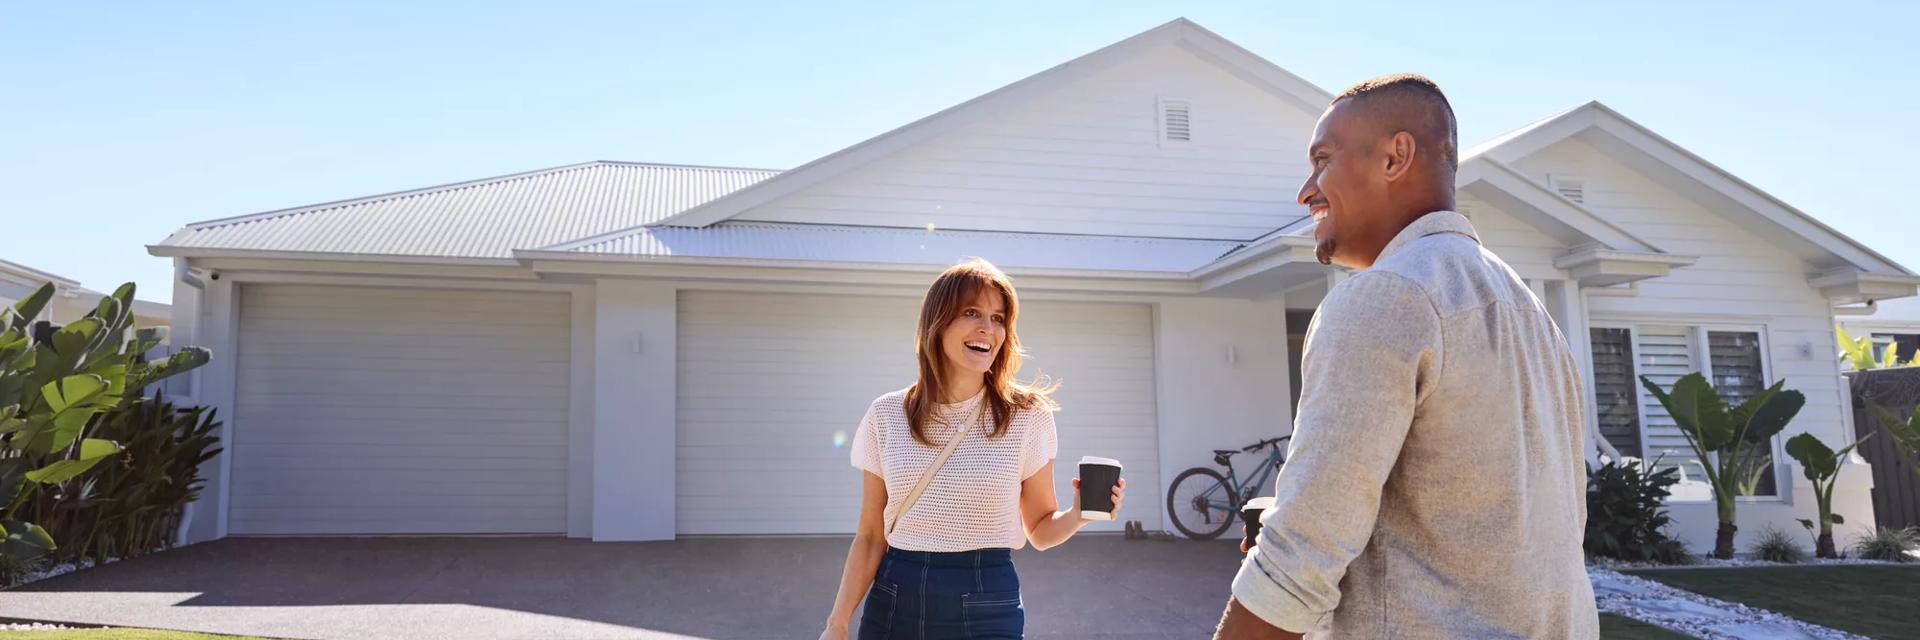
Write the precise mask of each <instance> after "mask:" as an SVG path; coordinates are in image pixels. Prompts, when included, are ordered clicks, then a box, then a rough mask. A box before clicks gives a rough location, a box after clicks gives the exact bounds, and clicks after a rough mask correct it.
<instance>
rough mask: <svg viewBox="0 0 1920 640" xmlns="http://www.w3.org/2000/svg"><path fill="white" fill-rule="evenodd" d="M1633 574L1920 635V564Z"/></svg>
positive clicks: (1860, 627) (1835, 623) (1812, 617)
mask: <svg viewBox="0 0 1920 640" xmlns="http://www.w3.org/2000/svg"><path fill="white" fill-rule="evenodd" d="M1626 573H1630V574H1632V575H1634V576H1638V577H1641V578H1646V579H1648V580H1656V581H1659V582H1661V583H1664V584H1667V585H1669V586H1673V587H1678V588H1681V589H1686V590H1688V591H1692V592H1694V593H1698V594H1702V595H1706V596H1712V597H1715V598H1719V599H1721V600H1727V601H1730V602H1738V603H1741V604H1745V605H1748V606H1753V607H1759V608H1762V609H1766V610H1769V611H1773V612H1776V613H1780V614H1782V615H1786V616H1791V617H1794V618H1798V619H1800V620H1805V621H1807V622H1811V623H1814V624H1817V625H1821V626H1826V627H1832V628H1835V629H1840V630H1842V631H1850V632H1853V633H1857V634H1860V635H1863V636H1867V637H1870V638H1914V637H1920V609H1916V605H1915V603H1920V566H1890V565H1840V566H1822V567H1769V568H1749V569H1665V570H1661V569H1651V570H1638V571H1628V572H1626Z"/></svg>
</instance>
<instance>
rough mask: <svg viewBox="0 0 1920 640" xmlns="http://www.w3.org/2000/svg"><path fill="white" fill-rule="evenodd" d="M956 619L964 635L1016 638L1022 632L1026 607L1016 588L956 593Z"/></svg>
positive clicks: (1002, 639) (1006, 639)
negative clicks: (957, 611)
mask: <svg viewBox="0 0 1920 640" xmlns="http://www.w3.org/2000/svg"><path fill="white" fill-rule="evenodd" d="M960 619H961V622H962V623H964V624H965V628H966V632H967V637H968V638H974V639H981V638H992V639H994V640H1008V639H1011V640H1018V639H1019V638H1021V637H1023V636H1024V635H1025V629H1026V626H1027V625H1026V623H1027V610H1026V607H1024V606H1021V604H1020V592H1018V591H986V592H981V593H969V594H966V595H963V596H960Z"/></svg>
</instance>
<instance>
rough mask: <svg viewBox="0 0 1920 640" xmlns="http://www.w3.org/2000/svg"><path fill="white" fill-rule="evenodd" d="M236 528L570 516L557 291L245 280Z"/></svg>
mask: <svg viewBox="0 0 1920 640" xmlns="http://www.w3.org/2000/svg"><path fill="white" fill-rule="evenodd" d="M240 309H241V311H240V313H241V327H243V330H242V331H241V332H240V336H239V337H240V344H239V349H238V362H239V368H240V373H239V376H238V382H237V384H236V389H235V395H236V404H237V407H236V409H237V410H236V411H235V412H234V415H235V421H234V424H233V435H232V444H231V446H230V448H229V455H232V456H233V470H234V475H233V484H232V503H231V506H230V507H229V509H230V510H229V514H228V517H229V525H230V527H231V528H232V530H233V532H234V533H236V534H243V535H244V534H263V535H264V534H391V533H560V532H563V531H564V530H565V529H566V503H567V500H566V487H567V472H566V468H567V461H568V456H567V451H568V449H567V445H568V419H567V410H568V408H569V405H570V400H569V396H570V386H569V382H568V377H569V375H570V371H569V368H568V364H567V362H568V356H569V350H570V348H571V340H570V338H569V332H570V330H571V313H572V312H571V304H570V303H569V301H568V299H567V297H566V296H565V295H563V294H551V293H535V292H493V291H451V290H448V291H441V290H424V289H420V290H416V289H378V288H364V287H326V286H296V285H245V286H243V287H242V288H241V291H240Z"/></svg>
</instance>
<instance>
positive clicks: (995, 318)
mask: <svg viewBox="0 0 1920 640" xmlns="http://www.w3.org/2000/svg"><path fill="white" fill-rule="evenodd" d="M1006 342H1007V302H1006V300H1005V299H1004V298H1003V297H1002V296H1001V295H1000V291H999V290H998V289H995V288H993V287H982V288H981V289H980V291H979V293H976V294H974V296H973V299H972V300H968V301H966V302H964V303H962V304H961V306H960V311H959V312H958V313H956V314H955V315H954V317H953V321H952V322H950V323H948V324H947V328H946V329H945V330H944V331H941V332H940V352H941V355H944V356H946V360H947V373H948V375H950V376H956V377H957V376H962V375H973V376H979V375H984V374H986V373H987V371H988V370H990V369H992V368H993V362H994V359H996V358H998V357H999V356H1000V347H1001V345H1004V344H1006Z"/></svg>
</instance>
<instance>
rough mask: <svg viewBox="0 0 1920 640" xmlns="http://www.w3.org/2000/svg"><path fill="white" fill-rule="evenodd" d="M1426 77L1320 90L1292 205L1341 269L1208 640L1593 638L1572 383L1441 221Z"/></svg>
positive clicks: (1531, 324) (1521, 295)
mask: <svg viewBox="0 0 1920 640" xmlns="http://www.w3.org/2000/svg"><path fill="white" fill-rule="evenodd" d="M1456 137H1457V136H1456V133H1455V125H1454V117H1453V109H1452V107H1451V106H1449V105H1448V104H1447V98H1446V96H1445V95H1444V94H1442V93H1441V92H1440V88H1439V87H1438V86H1435V85H1434V83H1433V81H1431V80H1428V79H1426V78H1423V77H1420V76H1415V75H1398V76H1388V77H1383V78H1376V79H1373V80H1369V81H1366V82H1363V83H1360V84H1358V85H1355V86H1354V87H1353V88H1351V89H1348V90H1346V91H1345V92H1343V93H1341V94H1340V96H1339V97H1337V98H1335V99H1334V102H1333V105H1332V106H1331V107H1329V108H1328V109H1327V112H1326V113H1325V114H1324V115H1322V116H1321V117H1320V123H1319V125H1318V126H1317V127H1315V129H1314V135H1313V141H1312V143H1311V145H1310V147H1309V149H1308V154H1309V157H1310V158H1311V159H1312V161H1313V172H1312V175H1311V176H1309V177H1308V178H1307V181H1306V184H1304V185H1302V186H1301V188H1300V195H1299V200H1300V203H1301V204H1304V205H1307V206H1308V207H1309V209H1310V210H1311V211H1312V212H1313V217H1314V219H1315V220H1316V221H1317V223H1318V226H1317V227H1316V228H1315V229H1314V238H1315V239H1316V240H1317V242H1318V254H1319V257H1320V261H1321V262H1323V263H1329V264H1337V265H1340V266H1343V267H1347V268H1350V269H1356V270H1358V271H1357V273H1355V274H1354V275H1353V277H1351V278H1349V279H1347V280H1346V281H1345V282H1342V283H1340V284H1339V285H1338V286H1335V287H1334V288H1333V290H1332V291H1329V292H1328V293H1327V296H1326V300H1325V301H1323V302H1322V303H1321V304H1320V311H1319V312H1318V313H1317V314H1315V315H1314V318H1313V323H1312V325H1310V326H1309V328H1308V329H1307V341H1306V349H1305V352H1304V353H1303V355H1302V364H1301V390H1300V407H1299V410H1298V412H1297V414H1296V415H1297V417H1296V419H1295V422H1294V425H1295V428H1294V436H1293V441H1292V445H1291V447H1290V448H1289V450H1288V455H1287V464H1286V466H1285V467H1283V468H1282V469H1281V471H1280V474H1279V476H1278V479H1277V480H1276V481H1275V482H1276V485H1277V486H1276V488H1275V495H1276V496H1277V500H1276V502H1275V504H1274V506H1273V508H1272V509H1270V510H1268V511H1267V512H1266V515H1265V516H1264V517H1263V518H1262V522H1263V523H1264V525H1265V526H1264V528H1262V529H1261V531H1260V536H1259V539H1258V541H1257V542H1256V544H1255V545H1254V548H1253V549H1250V550H1248V553H1247V557H1246V560H1245V561H1244V562H1243V563H1242V565H1241V568H1240V574H1239V575H1238V576H1237V577H1235V579H1234V582H1233V597H1232V598H1231V599H1229V600H1228V602H1227V611H1226V614H1225V616H1224V617H1223V618H1222V619H1221V623H1220V628H1219V631H1218V635H1217V636H1216V637H1217V638H1224V639H1229V640H1231V639H1239V638H1297V637H1301V635H1302V634H1309V635H1314V636H1320V635H1327V636H1330V637H1338V638H1596V637H1598V636H1599V630H1598V620H1597V618H1596V613H1595V610H1594V604H1593V592H1592V589H1591V588H1590V587H1589V585H1588V583H1587V575H1586V569H1585V567H1584V565H1583V557H1582V555H1581V547H1580V542H1581V535H1582V531H1583V529H1584V527H1585V521H1586V491H1585V484H1586V483H1585V467H1584V465H1583V459H1582V457H1581V455H1580V447H1581V444H1582V442H1583V439H1582V437H1581V435H1582V429H1583V417H1582V416H1583V411H1584V410H1583V409H1582V407H1581V404H1580V402H1581V397H1582V396H1581V383H1580V379H1579V374H1578V372H1577V370H1576V369H1575V365H1574V360H1573V355H1572V353H1571V350H1570V349H1569V348H1568V347H1567V342H1566V340H1565V339H1564V338H1563V337H1562V336H1561V334H1560V330H1559V328H1557V327H1555V326H1554V324H1553V320H1552V318H1551V317H1549V316H1548V315H1547V311H1546V309H1545V308H1543V307H1542V306H1541V304H1540V301H1539V300H1537V299H1535V298H1534V296H1533V293H1532V292H1531V291H1530V290H1529V289H1528V288H1527V286H1526V284H1525V283H1523V282H1521V280H1520V278H1519V277H1518V276H1516V275H1514V272H1513V270H1512V269H1510V268H1508V267H1507V265H1506V263H1504V262H1501V260H1500V258H1499V257H1496V256H1494V255H1493V254H1492V253H1491V252H1488V251H1487V250H1486V249H1484V248H1482V247H1481V246H1480V240H1479V237H1478V235H1477V234H1476V233H1475V232H1474V229H1473V225H1472V224H1470V223H1469V222H1468V221H1467V218H1466V217H1465V216H1462V215H1460V214H1458V213H1454V212H1453V209H1454V172H1455V171H1456V170H1457V169H1458V165H1459V155H1458V151H1457V143H1456Z"/></svg>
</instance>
